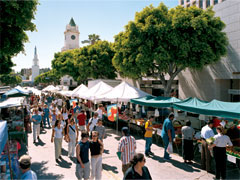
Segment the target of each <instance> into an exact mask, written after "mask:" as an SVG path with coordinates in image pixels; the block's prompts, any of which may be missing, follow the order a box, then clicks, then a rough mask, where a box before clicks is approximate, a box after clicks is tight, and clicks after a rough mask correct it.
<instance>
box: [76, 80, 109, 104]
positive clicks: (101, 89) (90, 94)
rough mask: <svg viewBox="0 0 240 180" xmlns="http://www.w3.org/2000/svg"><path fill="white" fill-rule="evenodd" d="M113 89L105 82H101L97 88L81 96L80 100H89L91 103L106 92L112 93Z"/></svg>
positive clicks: (94, 87)
mask: <svg viewBox="0 0 240 180" xmlns="http://www.w3.org/2000/svg"><path fill="white" fill-rule="evenodd" d="M112 89H113V88H112V87H111V86H109V85H107V84H106V83H104V82H103V81H100V82H99V83H97V84H96V85H95V86H93V87H92V88H90V89H89V90H88V91H86V92H85V93H84V94H82V95H80V96H79V97H80V98H83V99H88V100H91V101H94V100H95V99H96V98H97V97H98V96H100V95H102V94H105V93H106V92H109V91H111V90H112Z"/></svg>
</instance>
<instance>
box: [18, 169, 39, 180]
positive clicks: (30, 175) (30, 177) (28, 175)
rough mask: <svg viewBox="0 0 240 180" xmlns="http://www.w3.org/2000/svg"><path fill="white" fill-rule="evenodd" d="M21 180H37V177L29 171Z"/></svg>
mask: <svg viewBox="0 0 240 180" xmlns="http://www.w3.org/2000/svg"><path fill="white" fill-rule="evenodd" d="M21 179H26V180H30V179H33V180H37V175H36V173H35V172H34V171H32V170H29V171H27V172H25V173H24V174H23V175H22V176H21Z"/></svg>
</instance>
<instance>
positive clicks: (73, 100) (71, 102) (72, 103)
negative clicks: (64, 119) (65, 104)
mask: <svg viewBox="0 0 240 180" xmlns="http://www.w3.org/2000/svg"><path fill="white" fill-rule="evenodd" d="M69 101H70V105H71V106H73V108H75V107H76V103H77V102H78V100H77V99H71V100H69Z"/></svg>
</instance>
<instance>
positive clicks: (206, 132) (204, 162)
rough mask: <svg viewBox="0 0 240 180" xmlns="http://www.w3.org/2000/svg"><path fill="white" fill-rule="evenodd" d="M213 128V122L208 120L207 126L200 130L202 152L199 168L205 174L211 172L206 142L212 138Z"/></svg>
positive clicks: (209, 155)
mask: <svg viewBox="0 0 240 180" xmlns="http://www.w3.org/2000/svg"><path fill="white" fill-rule="evenodd" d="M212 128H213V120H209V121H208V123H207V125H205V126H204V127H203V128H202V130H201V138H202V151H201V167H202V169H204V170H207V172H211V154H210V151H209V149H208V144H207V142H206V140H207V139H209V138H211V137H213V136H214V132H213V130H212Z"/></svg>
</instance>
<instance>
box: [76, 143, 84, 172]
mask: <svg viewBox="0 0 240 180" xmlns="http://www.w3.org/2000/svg"><path fill="white" fill-rule="evenodd" d="M76 155H77V160H78V162H79V163H80V164H81V167H82V168H84V164H83V162H82V160H81V157H80V145H79V144H78V145H77V147H76Z"/></svg>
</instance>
